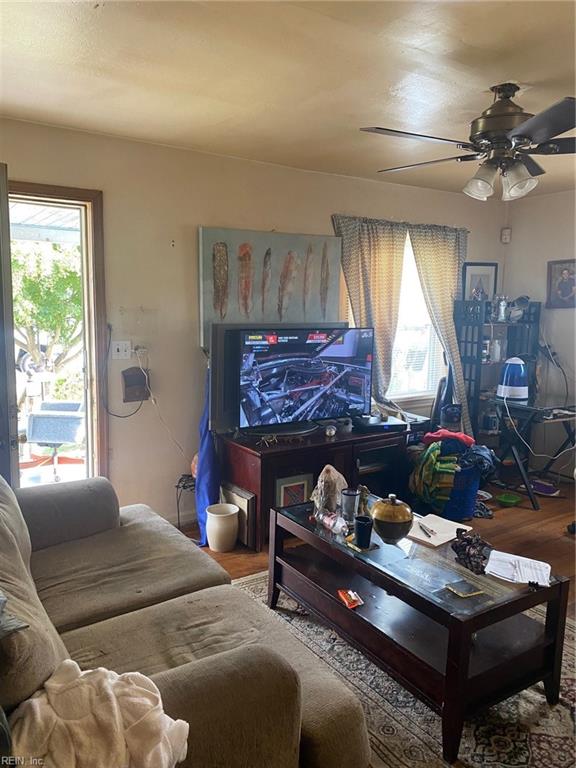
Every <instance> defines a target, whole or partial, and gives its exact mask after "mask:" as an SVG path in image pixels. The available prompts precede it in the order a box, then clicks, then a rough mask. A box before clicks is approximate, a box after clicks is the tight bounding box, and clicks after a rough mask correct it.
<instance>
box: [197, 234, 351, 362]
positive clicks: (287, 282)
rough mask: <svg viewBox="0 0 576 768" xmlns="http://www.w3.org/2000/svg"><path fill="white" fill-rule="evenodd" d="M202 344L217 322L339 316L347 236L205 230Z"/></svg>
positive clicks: (293, 320)
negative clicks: (343, 245) (342, 258)
mask: <svg viewBox="0 0 576 768" xmlns="http://www.w3.org/2000/svg"><path fill="white" fill-rule="evenodd" d="M199 238H200V243H199V261H200V264H199V274H200V346H201V347H202V348H203V349H208V347H209V345H210V326H211V324H212V323H238V324H242V323H246V325H250V324H253V323H270V324H271V326H272V327H275V326H277V325H281V324H282V323H309V324H312V325H313V324H314V323H315V322H332V321H336V320H338V319H339V297H340V256H341V249H342V245H341V239H340V238H339V237H334V236H333V235H321V236H319V235H298V234H288V233H283V232H258V231H254V230H248V229H217V228H214V227H200V228H199Z"/></svg>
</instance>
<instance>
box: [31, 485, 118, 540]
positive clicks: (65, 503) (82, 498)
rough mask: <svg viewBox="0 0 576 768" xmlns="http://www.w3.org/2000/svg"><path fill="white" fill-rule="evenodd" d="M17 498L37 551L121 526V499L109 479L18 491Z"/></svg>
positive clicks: (35, 487)
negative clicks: (119, 500)
mask: <svg viewBox="0 0 576 768" xmlns="http://www.w3.org/2000/svg"><path fill="white" fill-rule="evenodd" d="M16 498H17V499H18V503H19V504H20V509H21V510H22V514H23V516H24V520H25V521H26V525H27V526H28V530H29V531H30V540H31V542H32V549H33V550H34V551H36V550H37V549H44V548H45V547H53V546H55V545H56V544H62V543H63V542H65V541H73V540H74V539H82V538H84V537H85V536H93V535H94V534H95V533H101V532H102V531H106V530H108V529H109V528H117V527H118V526H119V525H120V510H119V505H118V497H117V496H116V491H115V490H114V487H113V486H112V484H111V483H110V481H109V480H107V479H106V478H105V477H87V478H85V479H83V480H71V481H70V482H68V483H52V484H51V485H37V486H31V487H29V488H18V490H17V491H16Z"/></svg>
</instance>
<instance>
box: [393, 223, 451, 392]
mask: <svg viewBox="0 0 576 768" xmlns="http://www.w3.org/2000/svg"><path fill="white" fill-rule="evenodd" d="M445 375H446V366H445V365H444V358H443V354H442V345H441V344H440V341H439V340H438V336H437V335H436V331H435V330H434V327H433V325H432V321H431V320H430V315H429V314H428V309H427V307H426V303H425V301H424V296H423V294H422V287H421V285H420V278H419V276H418V270H417V269H416V261H415V259H414V253H413V251H412V244H411V242H410V236H409V235H407V236H406V244H405V246H404V262H403V265H402V282H401V286H400V307H399V311H398V328H397V329H396V338H395V340H394V347H393V350H392V375H391V378H390V386H389V387H388V393H387V395H388V397H390V398H392V399H397V398H402V397H429V396H434V395H435V394H436V389H437V387H438V381H439V380H440V378H441V377H442V376H445Z"/></svg>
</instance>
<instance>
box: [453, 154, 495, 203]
mask: <svg viewBox="0 0 576 768" xmlns="http://www.w3.org/2000/svg"><path fill="white" fill-rule="evenodd" d="M497 174H498V166H497V165H495V164H494V163H493V162H491V161H490V160H485V161H484V162H483V163H482V165H481V166H480V168H478V170H477V171H476V173H475V174H474V176H473V177H472V178H471V179H470V180H469V181H467V182H466V185H465V187H464V189H463V190H462V191H463V192H464V194H465V195H468V197H473V198H474V199H475V200H486V199H487V198H488V197H490V196H491V195H493V194H494V182H495V181H496V176H497Z"/></svg>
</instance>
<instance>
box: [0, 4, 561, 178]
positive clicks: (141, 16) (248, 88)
mask: <svg viewBox="0 0 576 768" xmlns="http://www.w3.org/2000/svg"><path fill="white" fill-rule="evenodd" d="M0 48H1V53H0V67H1V68H0V114H3V115H4V116H9V117H13V118H18V119H23V120H31V121H35V122H42V123H49V124H53V125H61V126H67V127H72V128H79V129H83V130H88V131H98V132H104V133H108V134H114V135H119V136H126V137H131V138H135V139H141V140H145V141H152V142H159V143H163V144H169V145H174V146H180V147H189V148H191V149H196V150H200V151H205V152H214V153H219V154H225V155H234V156H238V157H245V158H252V159H256V160H263V161H268V162H272V163H280V164H282V165H288V166H293V167H298V168H307V169H313V170H318V171H327V172H330V173H340V174H347V175H353V176H362V177H367V178H373V179H380V180H385V181H388V182H394V183H401V184H412V185H416V186H421V187H433V188H436V189H447V190H460V189H461V188H462V186H463V184H464V183H465V181H466V179H467V178H468V177H469V176H470V175H471V165H473V164H462V165H460V164H457V163H448V164H442V165H437V166H432V167H428V168H425V169H419V170H413V171H405V172H400V173H394V174H387V175H383V174H380V175H378V174H377V173H376V171H377V170H378V169H379V168H383V167H387V166H392V165H402V164H406V163H412V162H422V161H424V160H430V159H435V158H439V157H444V156H449V155H453V154H457V151H456V152H454V151H453V149H452V148H451V147H450V146H448V145H441V144H438V145H434V144H430V143H427V142H418V141H414V140H408V139H397V138H389V137H383V136H377V135H373V134H366V133H361V132H360V131H359V130H358V129H359V128H360V127H361V126H366V125H381V126H385V127H389V128H395V129H399V130H404V131H416V132H420V133H428V134H434V135H437V136H446V137H448V138H456V139H467V137H468V125H469V123H470V121H471V120H472V119H473V118H474V117H476V116H477V115H478V114H479V113H480V112H481V111H482V110H483V109H485V108H486V107H487V106H488V105H489V104H490V102H491V100H492V94H490V93H489V87H490V86H491V85H493V84H495V83H501V82H505V81H514V82H518V83H520V84H521V85H523V90H522V91H521V92H520V94H518V95H517V97H516V99H515V100H516V102H517V103H519V104H521V105H522V106H523V107H524V109H526V110H527V111H528V112H532V113H535V112H539V111H540V110H542V109H544V108H545V107H547V106H549V105H551V104H552V103H554V102H555V101H558V100H559V99H561V98H563V97H564V96H568V95H573V94H574V59H575V50H574V4H573V3H572V2H532V1H529V2H524V1H523V0H518V1H515V2H468V3H459V2H426V3H422V2H420V3H413V2H300V3H286V2H177V3H173V2H101V1H100V2H99V1H98V0H92V1H91V2H68V3H60V2H55V3H54V2H40V3H37V2H2V3H1V4H0ZM539 162H541V164H542V165H543V166H544V167H545V168H546V170H547V171H548V173H547V174H546V176H544V177H542V181H541V183H540V185H539V187H538V188H537V190H536V191H537V192H542V193H546V192H555V191H559V190H563V189H568V188H571V187H573V186H574V170H575V167H574V162H573V158H572V157H566V156H565V157H552V158H550V157H546V158H543V159H542V160H540V158H539Z"/></svg>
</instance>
